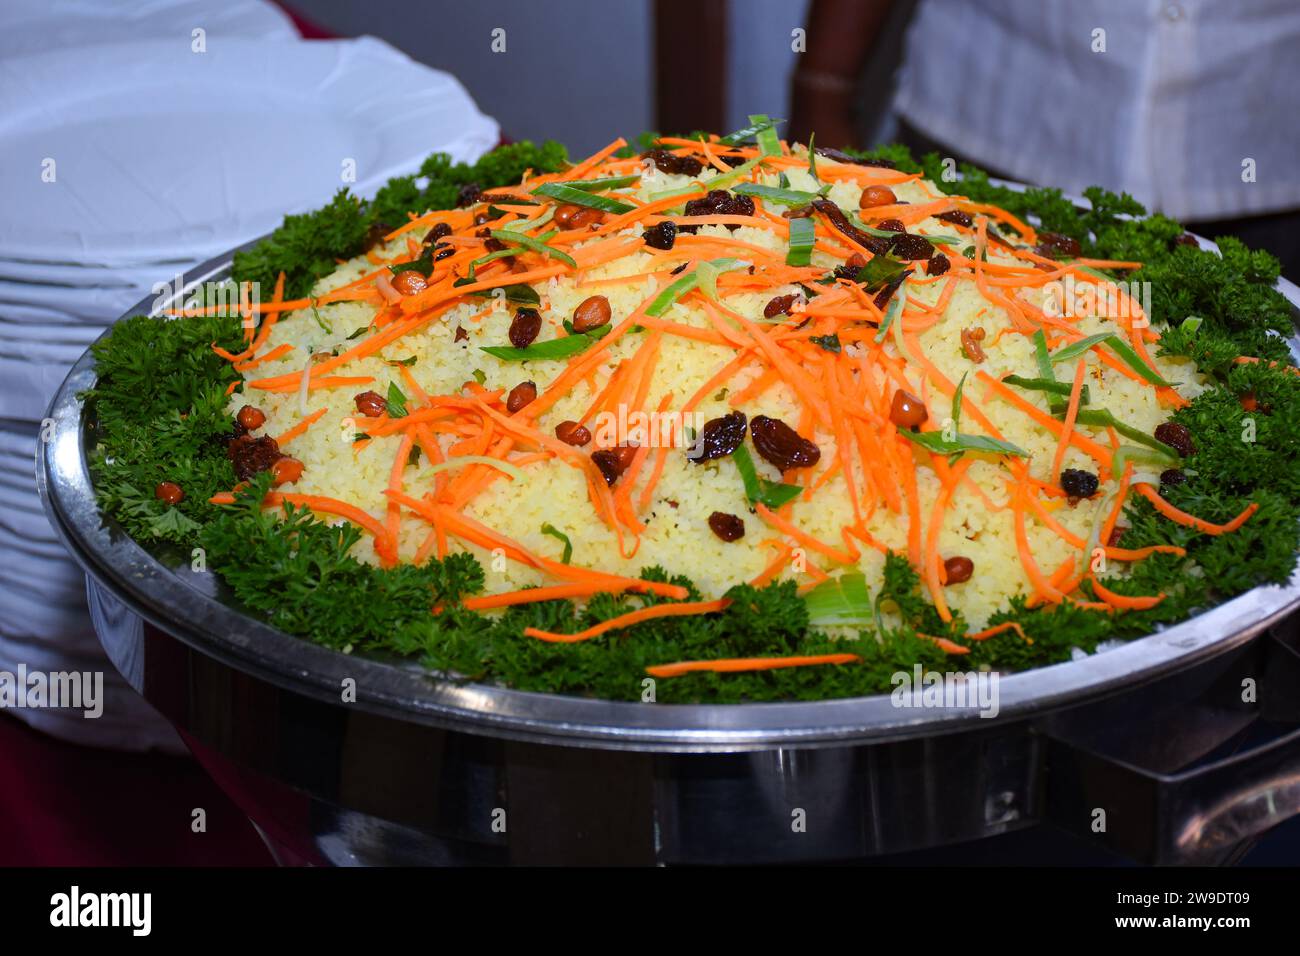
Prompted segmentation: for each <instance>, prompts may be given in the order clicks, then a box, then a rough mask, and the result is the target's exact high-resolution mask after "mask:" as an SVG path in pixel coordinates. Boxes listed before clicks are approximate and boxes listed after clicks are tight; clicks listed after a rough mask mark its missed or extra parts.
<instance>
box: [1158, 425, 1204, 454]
mask: <svg viewBox="0 0 1300 956" xmlns="http://www.w3.org/2000/svg"><path fill="white" fill-rule="evenodd" d="M1155 436H1156V441H1161V442H1164V443H1165V444H1166V445H1168V446H1169V447H1170V448H1172V449H1173V450H1174V451H1176V452H1178V454H1179V455H1181V456H1182V457H1183V458H1186V457H1187V456H1188V455H1190V454H1191V453H1192V452H1194V451H1196V446H1195V445H1193V444H1192V433H1191V432H1189V431H1188V430H1187V426H1186V425H1180V424H1178V422H1162V423H1161V424H1159V425H1157V426H1156V431H1155Z"/></svg>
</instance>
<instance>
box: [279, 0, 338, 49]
mask: <svg viewBox="0 0 1300 956" xmlns="http://www.w3.org/2000/svg"><path fill="white" fill-rule="evenodd" d="M275 5H276V6H278V7H279V8H280V9H281V10H283V11H284V12H285V13H286V14H288V15H289V19H290V20H292V21H293V25H294V26H295V27H297V28H298V33H299V34H300V35H301V36H302V38H303V39H304V40H333V39H335V38H336V37H337V36H338V34H335V33H331V32H330V31H329V30H327V29H325V28H324V27H322V26H320V25H319V24H317V23H316V22H315V21H313V20H309V19H307V18H306V17H304V16H303V15H302V14H301V13H299V12H298V11H297V10H295V9H294V8H293V7H291V6H289V4H287V3H281V2H280V0H275Z"/></svg>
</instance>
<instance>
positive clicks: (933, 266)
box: [925, 252, 952, 276]
mask: <svg viewBox="0 0 1300 956" xmlns="http://www.w3.org/2000/svg"><path fill="white" fill-rule="evenodd" d="M951 265H952V263H950V262H949V261H948V257H947V256H945V255H944V254H943V253H942V252H936V253H935V254H934V255H932V256H931V257H930V261H929V262H928V263H927V264H926V266H925V271H926V272H927V273H929V274H930V275H932V276H941V275H943V274H944V273H945V272H947V271H948V268H949V267H950V266H951Z"/></svg>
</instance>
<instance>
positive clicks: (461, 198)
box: [456, 183, 483, 207]
mask: <svg viewBox="0 0 1300 956" xmlns="http://www.w3.org/2000/svg"><path fill="white" fill-rule="evenodd" d="M481 198H483V187H482V186H480V185H479V184H478V183H465V184H464V185H463V186H461V187H460V189H458V190H456V205H457V207H460V206H472V205H474V204H475V203H476V202H478V201H479V200H480V199H481Z"/></svg>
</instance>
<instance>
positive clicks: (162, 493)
mask: <svg viewBox="0 0 1300 956" xmlns="http://www.w3.org/2000/svg"><path fill="white" fill-rule="evenodd" d="M153 496H154V497H155V498H157V499H158V500H159V501H164V502H166V503H167V504H169V505H178V504H180V503H181V501H182V500H183V499H184V498H185V492H184V491H182V490H181V486H180V485H178V484H176V482H174V481H161V482H159V483H158V484H157V486H155V488H154V490H153Z"/></svg>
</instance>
